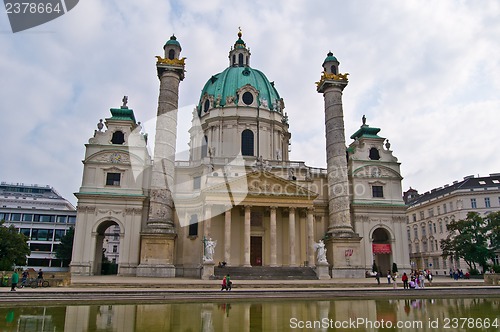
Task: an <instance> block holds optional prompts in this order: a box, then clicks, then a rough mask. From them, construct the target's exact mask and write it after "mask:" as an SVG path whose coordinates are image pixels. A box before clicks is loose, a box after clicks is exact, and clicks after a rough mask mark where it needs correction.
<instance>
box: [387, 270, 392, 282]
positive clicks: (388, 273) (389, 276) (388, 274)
mask: <svg viewBox="0 0 500 332" xmlns="http://www.w3.org/2000/svg"><path fill="white" fill-rule="evenodd" d="M387 283H388V284H389V285H390V284H391V270H387Z"/></svg>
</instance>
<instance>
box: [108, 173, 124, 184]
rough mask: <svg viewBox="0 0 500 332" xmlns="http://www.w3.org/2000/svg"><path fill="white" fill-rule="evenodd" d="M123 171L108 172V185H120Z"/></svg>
mask: <svg viewBox="0 0 500 332" xmlns="http://www.w3.org/2000/svg"><path fill="white" fill-rule="evenodd" d="M120 177H121V173H106V185H107V186H120Z"/></svg>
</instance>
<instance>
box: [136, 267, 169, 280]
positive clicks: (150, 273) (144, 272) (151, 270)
mask: <svg viewBox="0 0 500 332" xmlns="http://www.w3.org/2000/svg"><path fill="white" fill-rule="evenodd" d="M136 275H137V276H138V277H162V278H175V266H173V265H160V264H158V265H142V264H141V265H139V266H138V267H137V274H136Z"/></svg>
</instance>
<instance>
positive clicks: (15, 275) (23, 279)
mask: <svg viewBox="0 0 500 332" xmlns="http://www.w3.org/2000/svg"><path fill="white" fill-rule="evenodd" d="M29 277H30V273H29V271H28V270H24V271H23V273H22V274H21V287H22V286H24V285H26V283H27V281H28V278H29ZM42 282H43V271H42V269H40V270H38V275H37V283H38V286H39V287H41V286H42ZM18 283H19V274H18V273H17V271H16V270H14V273H12V277H11V287H10V291H11V292H15V291H16V288H17V284H18Z"/></svg>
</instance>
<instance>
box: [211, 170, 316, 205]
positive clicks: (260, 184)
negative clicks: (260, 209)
mask: <svg viewBox="0 0 500 332" xmlns="http://www.w3.org/2000/svg"><path fill="white" fill-rule="evenodd" d="M203 191H204V194H205V195H210V194H216V193H227V192H228V191H230V192H231V193H233V194H236V195H247V196H253V197H256V196H257V197H290V198H302V199H304V198H305V199H311V200H313V199H315V198H316V197H317V196H318V193H316V192H313V191H310V190H308V189H307V188H304V187H302V186H300V185H298V184H296V181H292V180H287V179H284V178H282V177H279V176H276V175H274V174H273V173H271V172H267V171H255V172H252V173H248V174H246V175H242V176H240V177H237V178H233V179H230V180H227V181H224V182H222V183H219V184H217V185H214V186H211V187H207V188H205V189H204V190H203Z"/></svg>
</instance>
